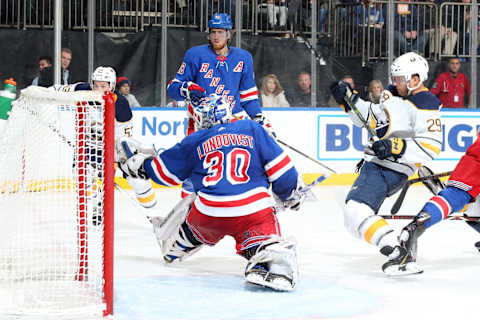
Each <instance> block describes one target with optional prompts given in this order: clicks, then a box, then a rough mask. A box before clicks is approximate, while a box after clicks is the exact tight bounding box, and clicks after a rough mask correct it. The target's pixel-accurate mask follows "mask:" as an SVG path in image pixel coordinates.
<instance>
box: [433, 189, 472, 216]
mask: <svg viewBox="0 0 480 320" xmlns="http://www.w3.org/2000/svg"><path fill="white" fill-rule="evenodd" d="M438 195H439V196H441V197H443V198H444V199H445V200H446V201H447V202H448V204H449V205H450V212H449V213H452V212H459V211H460V210H462V209H463V208H464V207H465V205H467V203H469V202H470V201H471V200H472V196H471V195H470V194H469V193H468V192H466V191H464V190H461V189H458V188H455V187H451V186H449V187H446V188H445V189H443V190H442V191H440V192H439V193H438Z"/></svg>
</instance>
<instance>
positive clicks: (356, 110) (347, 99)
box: [344, 86, 378, 141]
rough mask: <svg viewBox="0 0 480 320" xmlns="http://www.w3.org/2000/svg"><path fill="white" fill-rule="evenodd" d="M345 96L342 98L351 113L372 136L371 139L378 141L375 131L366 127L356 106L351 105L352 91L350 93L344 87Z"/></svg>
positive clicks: (347, 88)
mask: <svg viewBox="0 0 480 320" xmlns="http://www.w3.org/2000/svg"><path fill="white" fill-rule="evenodd" d="M346 90H347V91H346V95H345V97H344V100H345V102H346V103H347V104H348V106H349V107H350V109H352V111H353V112H354V113H355V115H356V116H357V118H358V120H360V122H361V123H362V124H363V127H364V128H365V129H367V131H368V133H369V134H370V136H372V139H373V140H374V141H375V140H378V137H377V133H376V132H375V130H373V128H372V127H370V126H369V125H368V122H367V120H366V119H365V118H364V117H363V115H362V113H361V112H360V110H358V108H357V106H356V105H355V103H353V101H352V95H353V93H352V91H350V88H349V87H348V86H347V87H346Z"/></svg>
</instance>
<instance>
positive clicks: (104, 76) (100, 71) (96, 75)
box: [90, 67, 117, 92]
mask: <svg viewBox="0 0 480 320" xmlns="http://www.w3.org/2000/svg"><path fill="white" fill-rule="evenodd" d="M94 81H105V82H108V84H109V85H110V91H112V92H113V91H114V90H115V83H116V82H117V74H116V73H115V70H113V68H112V67H98V68H97V69H95V71H93V73H92V77H91V81H90V85H91V86H92V88H93V82H94Z"/></svg>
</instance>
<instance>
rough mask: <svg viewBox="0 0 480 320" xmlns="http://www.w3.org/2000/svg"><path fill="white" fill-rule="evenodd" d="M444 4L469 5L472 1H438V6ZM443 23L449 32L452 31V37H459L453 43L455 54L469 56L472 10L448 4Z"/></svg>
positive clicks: (445, 8)
mask: <svg viewBox="0 0 480 320" xmlns="http://www.w3.org/2000/svg"><path fill="white" fill-rule="evenodd" d="M444 2H458V3H459V4H460V3H465V4H469V3H470V0H438V2H437V5H438V6H440V5H441V4H442V3H444ZM441 15H442V21H443V22H444V24H445V25H444V26H442V27H445V28H446V30H447V31H449V30H451V33H452V35H453V34H455V35H457V39H456V42H455V41H453V38H452V40H451V42H453V45H454V50H453V52H454V54H455V55H463V54H468V41H469V35H470V34H469V33H468V31H469V25H470V8H469V7H468V6H461V5H451V4H446V5H445V6H444V7H443V9H442V11H441Z"/></svg>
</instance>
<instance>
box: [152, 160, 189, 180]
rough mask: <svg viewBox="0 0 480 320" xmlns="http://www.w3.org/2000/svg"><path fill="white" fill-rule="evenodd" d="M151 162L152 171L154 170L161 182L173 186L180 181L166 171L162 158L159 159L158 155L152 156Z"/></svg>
mask: <svg viewBox="0 0 480 320" xmlns="http://www.w3.org/2000/svg"><path fill="white" fill-rule="evenodd" d="M153 163H154V166H152V168H153V171H154V172H155V175H156V176H157V178H158V180H160V181H161V182H162V184H164V185H166V186H169V187H173V186H176V185H179V184H180V183H182V181H181V180H180V179H178V178H177V177H176V176H175V175H174V174H172V173H171V172H170V171H168V169H167V168H166V167H165V164H164V163H163V161H162V159H160V158H159V157H155V158H153Z"/></svg>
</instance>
